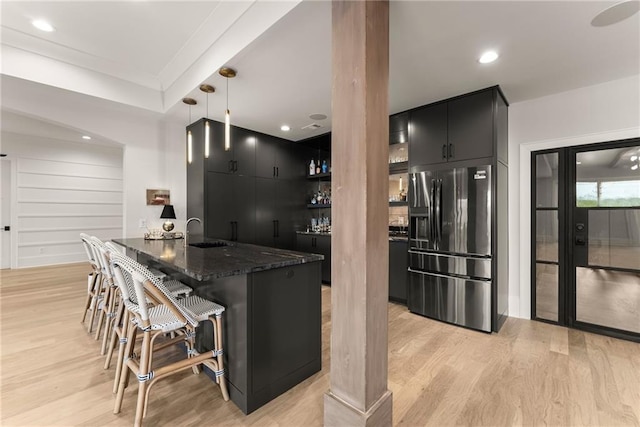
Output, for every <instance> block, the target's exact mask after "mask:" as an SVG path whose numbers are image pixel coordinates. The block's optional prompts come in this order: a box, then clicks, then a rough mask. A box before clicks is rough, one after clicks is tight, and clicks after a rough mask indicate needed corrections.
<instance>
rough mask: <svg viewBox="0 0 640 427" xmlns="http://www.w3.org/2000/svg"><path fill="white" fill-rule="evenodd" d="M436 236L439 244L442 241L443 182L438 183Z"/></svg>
mask: <svg viewBox="0 0 640 427" xmlns="http://www.w3.org/2000/svg"><path fill="white" fill-rule="evenodd" d="M435 219H436V221H435V222H436V224H435V229H436V234H437V236H438V244H440V241H441V240H442V180H441V179H439V180H438V181H437V182H436V218H435Z"/></svg>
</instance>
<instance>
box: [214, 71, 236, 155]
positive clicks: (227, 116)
mask: <svg viewBox="0 0 640 427" xmlns="http://www.w3.org/2000/svg"><path fill="white" fill-rule="evenodd" d="M218 73H220V75H221V76H222V77H224V78H226V79H227V109H226V110H225V112H224V151H229V150H231V134H230V133H231V112H230V111H229V79H232V78H234V77H235V76H236V70H234V69H233V68H228V67H222V68H220V71H218Z"/></svg>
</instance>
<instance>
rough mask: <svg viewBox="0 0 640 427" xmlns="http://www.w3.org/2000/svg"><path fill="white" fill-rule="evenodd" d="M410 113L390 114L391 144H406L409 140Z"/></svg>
mask: <svg viewBox="0 0 640 427" xmlns="http://www.w3.org/2000/svg"><path fill="white" fill-rule="evenodd" d="M408 132H409V113H408V112H404V113H400V114H394V115H393V116H389V144H404V143H405V142H407V141H408V140H409V138H408Z"/></svg>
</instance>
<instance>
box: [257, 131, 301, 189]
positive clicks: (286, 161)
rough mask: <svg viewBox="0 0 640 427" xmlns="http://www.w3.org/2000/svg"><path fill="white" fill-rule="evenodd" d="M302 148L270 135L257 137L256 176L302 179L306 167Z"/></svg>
mask: <svg viewBox="0 0 640 427" xmlns="http://www.w3.org/2000/svg"><path fill="white" fill-rule="evenodd" d="M304 154H305V153H304V152H303V150H302V149H300V148H299V147H297V146H296V145H294V144H293V143H290V142H284V141H282V140H280V139H278V138H275V137H273V136H269V135H259V136H258V137H256V176H257V177H261V178H279V179H302V178H304V177H305V173H306V167H305V160H306V157H305V156H304Z"/></svg>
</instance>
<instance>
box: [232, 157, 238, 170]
mask: <svg viewBox="0 0 640 427" xmlns="http://www.w3.org/2000/svg"><path fill="white" fill-rule="evenodd" d="M233 171H234V172H238V161H237V160H234V161H233Z"/></svg>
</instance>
